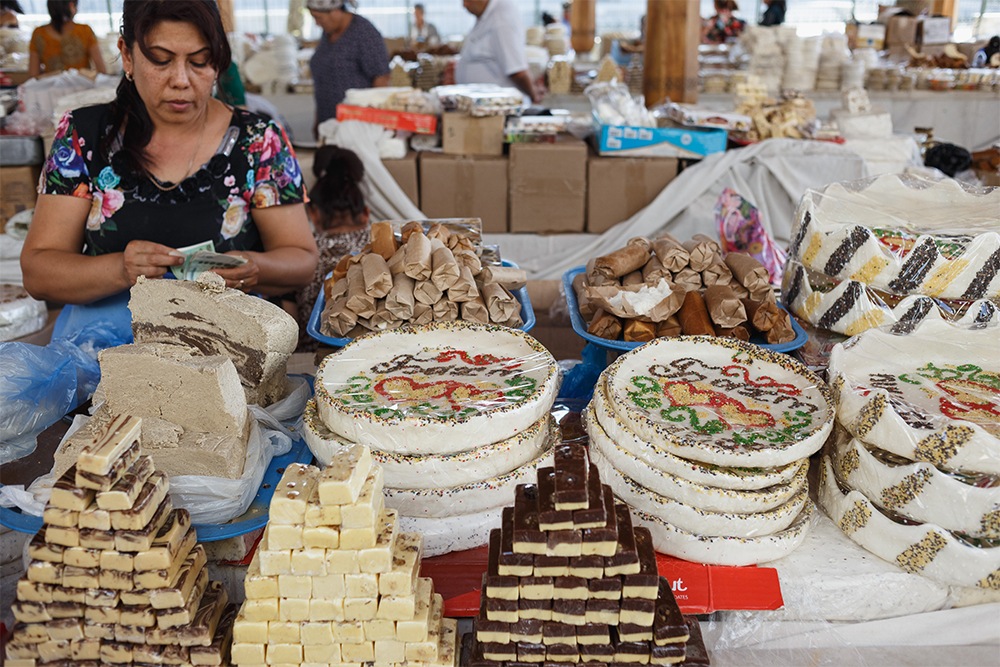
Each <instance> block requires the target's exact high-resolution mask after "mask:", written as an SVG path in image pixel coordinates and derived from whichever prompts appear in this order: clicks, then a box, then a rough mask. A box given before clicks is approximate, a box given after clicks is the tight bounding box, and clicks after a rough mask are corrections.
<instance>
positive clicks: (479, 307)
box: [461, 296, 510, 324]
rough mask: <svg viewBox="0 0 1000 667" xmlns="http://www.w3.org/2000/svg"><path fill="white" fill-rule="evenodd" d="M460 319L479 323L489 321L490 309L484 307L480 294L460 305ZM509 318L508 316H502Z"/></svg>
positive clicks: (484, 303)
mask: <svg viewBox="0 0 1000 667" xmlns="http://www.w3.org/2000/svg"><path fill="white" fill-rule="evenodd" d="M461 312H462V319H463V320H466V321H469V322H479V323H480V324H489V323H490V311H489V310H488V309H487V308H486V302H485V301H483V297H482V296H476V298H475V299H473V300H472V301H466V302H465V303H463V304H462V306H461ZM504 319H505V320H509V319H510V318H509V317H506V318H504Z"/></svg>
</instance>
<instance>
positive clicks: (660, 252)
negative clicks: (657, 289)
mask: <svg viewBox="0 0 1000 667" xmlns="http://www.w3.org/2000/svg"><path fill="white" fill-rule="evenodd" d="M653 252H655V253H656V256H657V257H659V258H660V262H662V263H663V266H664V268H665V269H667V270H668V271H673V272H674V273H677V272H678V271H680V270H681V269H683V268H684V267H686V266H687V265H688V261H690V255H689V254H688V251H687V250H686V249H685V248H684V246H683V245H681V242H680V241H678V240H677V239H675V238H674V237H673V236H671V235H670V234H662V235H660V236H659V237H657V238H656V239H655V240H654V241H653Z"/></svg>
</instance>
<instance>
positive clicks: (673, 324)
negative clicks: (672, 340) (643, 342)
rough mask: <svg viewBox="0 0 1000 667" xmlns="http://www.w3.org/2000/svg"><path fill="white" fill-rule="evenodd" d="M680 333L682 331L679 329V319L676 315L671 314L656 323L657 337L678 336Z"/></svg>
mask: <svg viewBox="0 0 1000 667" xmlns="http://www.w3.org/2000/svg"><path fill="white" fill-rule="evenodd" d="M682 333H683V332H682V331H681V321H680V320H678V319H677V316H676V315H671V316H670V317H668V318H667V319H665V320H663V321H662V322H657V323H656V337H657V338H666V337H669V336H680V335H681V334H682Z"/></svg>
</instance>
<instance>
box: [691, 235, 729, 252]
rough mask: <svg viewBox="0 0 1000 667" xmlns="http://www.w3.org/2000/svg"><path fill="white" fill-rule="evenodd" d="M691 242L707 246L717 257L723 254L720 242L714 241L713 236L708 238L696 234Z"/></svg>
mask: <svg viewBox="0 0 1000 667" xmlns="http://www.w3.org/2000/svg"><path fill="white" fill-rule="evenodd" d="M691 240H692V241H696V242H698V243H704V244H706V245H707V246H708V247H709V249H710V250H711V251H712V252H713V253H714V254H716V255H721V254H722V246H720V245H719V242H718V241H716V240H715V239H713V238H712V237H711V236H706V235H705V234H695V235H693V236H692V237H691Z"/></svg>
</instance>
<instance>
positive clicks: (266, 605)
mask: <svg viewBox="0 0 1000 667" xmlns="http://www.w3.org/2000/svg"><path fill="white" fill-rule="evenodd" d="M243 613H244V615H246V618H247V620H248V621H276V620H278V598H255V599H252V600H251V599H249V598H248V599H247V601H246V606H245V607H243ZM261 641H262V642H263V637H262V638H261Z"/></svg>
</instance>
